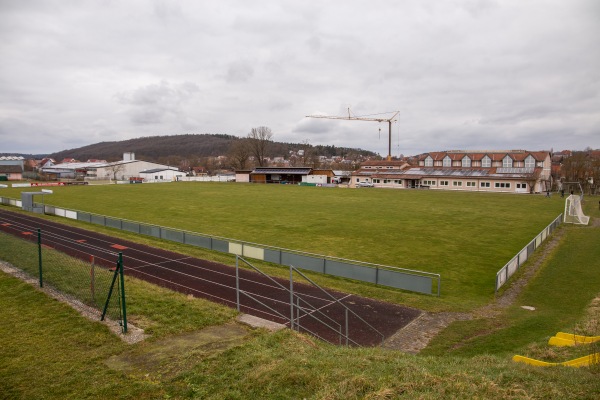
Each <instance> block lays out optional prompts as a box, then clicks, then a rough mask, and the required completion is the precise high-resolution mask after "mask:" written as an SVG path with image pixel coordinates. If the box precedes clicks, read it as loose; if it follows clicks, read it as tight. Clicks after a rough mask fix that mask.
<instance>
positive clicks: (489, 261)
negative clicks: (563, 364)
mask: <svg viewBox="0 0 600 400" xmlns="http://www.w3.org/2000/svg"><path fill="white" fill-rule="evenodd" d="M21 190H26V189H16V188H9V189H4V190H3V191H2V192H1V193H0V195H2V196H5V197H14V198H18V197H19V196H20V195H19V192H20V191H21ZM27 190H30V189H27ZM36 200H37V199H36ZM38 201H39V200H38ZM44 202H45V203H46V204H52V205H56V206H60V207H65V208H69V209H75V210H81V211H87V212H93V213H97V214H103V215H108V216H113V217H119V218H125V219H129V220H134V221H140V222H147V223H152V224H157V225H162V226H167V227H172V228H177V229H184V230H189V231H194V232H199V233H204V234H209V235H213V236H222V237H227V238H232V239H238V240H243V241H249V242H254V243H259V244H264V245H269V246H277V247H283V248H288V249H293V250H301V251H306V252H311V253H317V254H326V255H331V256H335V257H342V258H347V259H352V260H359V261H365V262H371V263H376V264H384V265H390V266H395V267H401V268H408V269H417V270H422V271H428V272H433V273H439V274H441V276H442V297H444V298H445V299H446V300H447V301H450V302H451V303H458V302H465V303H470V304H471V306H473V305H477V304H482V303H484V302H486V301H487V300H489V299H490V298H491V297H492V296H493V294H494V281H495V276H496V272H497V271H498V270H499V269H500V268H501V267H502V266H503V265H504V264H505V263H506V262H507V261H508V260H510V258H512V257H513V256H514V255H515V254H516V253H517V252H518V251H519V250H521V249H522V248H523V247H524V246H525V245H526V244H527V243H528V242H529V241H530V240H531V239H532V238H533V237H534V236H535V235H537V234H538V233H539V232H540V231H541V230H542V229H543V228H544V227H546V226H547V225H548V224H549V223H550V222H551V221H552V220H553V219H554V218H556V217H557V216H558V215H559V214H560V213H561V212H562V210H563V207H564V201H563V199H561V198H560V197H559V196H554V197H552V198H550V199H548V198H545V197H544V196H543V195H514V194H491V193H465V192H451V191H434V190H386V189H372V188H361V189H346V188H323V187H302V186H293V185H256V184H243V183H182V182H179V183H167V184H154V185H151V184H143V185H105V186H73V187H57V188H54V193H53V194H52V195H48V196H45V197H44Z"/></svg>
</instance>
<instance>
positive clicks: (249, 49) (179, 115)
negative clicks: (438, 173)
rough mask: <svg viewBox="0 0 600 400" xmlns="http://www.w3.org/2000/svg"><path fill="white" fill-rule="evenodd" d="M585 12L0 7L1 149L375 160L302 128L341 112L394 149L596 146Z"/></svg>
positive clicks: (351, 141) (373, 142)
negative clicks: (178, 140)
mask: <svg viewBox="0 0 600 400" xmlns="http://www.w3.org/2000/svg"><path fill="white" fill-rule="evenodd" d="M599 10H600V6H599V5H598V1H596V0H570V1H562V2H560V1H556V2H547V1H545V0H530V1H527V2H524V1H519V0H506V1H504V0H503V1H493V0H452V1H436V0H406V1H401V2H398V1H392V0H374V2H371V3H367V2H354V1H351V2H347V1H346V2H342V1H340V0H331V1H327V2H316V3H315V2H312V3H306V2H304V3H303V2H296V1H291V0H282V1H280V2H266V3H261V5H260V6H257V5H256V4H255V3H251V2H247V1H242V0H223V1H220V2H198V1H192V0H180V1H178V2H171V1H167V0H153V1H151V2H148V1H143V0H132V1H127V2H121V1H115V0H112V1H103V2H60V1H56V2H48V1H33V0H32V1H25V2H24V1H21V2H19V1H8V2H7V1H4V2H2V1H0V37H1V39H2V40H0V59H2V63H0V127H2V130H0V134H1V135H3V139H4V138H5V137H8V138H9V139H8V140H5V141H3V145H2V147H3V150H4V151H21V152H45V151H47V152H52V151H58V150H62V149H64V148H73V147H75V146H74V144H75V143H79V141H80V140H82V139H81V138H87V140H89V141H90V142H91V141H95V140H96V139H97V138H98V135H102V134H106V135H109V136H110V138H106V139H110V140H120V139H128V138H131V137H140V136H148V135H153V134H156V132H157V131H160V132H161V134H169V133H173V134H176V133H182V132H190V131H197V132H220V133H229V134H234V135H244V134H245V133H247V132H248V131H249V130H250V129H251V128H252V127H254V126H269V127H270V128H271V129H272V130H273V132H275V133H276V137H277V138H278V139H283V138H285V140H286V141H290V142H300V141H302V140H304V139H307V138H308V139H310V141H311V143H314V144H327V143H331V144H335V145H336V146H338V145H339V146H348V147H361V148H365V149H368V150H372V151H376V152H378V153H380V154H386V153H387V140H385V137H384V136H385V135H384V134H383V133H382V135H381V136H382V139H381V140H380V139H379V134H378V128H379V126H378V124H377V123H372V124H371V123H367V122H339V121H334V120H311V119H304V118H303V116H305V115H307V114H309V113H311V110H321V111H323V113H324V114H328V115H343V114H344V112H345V110H346V108H347V107H348V106H351V107H352V109H353V111H354V112H355V113H356V114H357V115H362V114H374V113H378V112H383V111H390V110H400V111H401V114H400V119H399V121H398V123H397V124H396V125H395V127H394V132H395V133H394V136H393V146H394V149H395V153H396V152H399V153H403V154H414V153H419V152H423V151H432V150H436V149H438V150H439V149H440V148H439V147H441V146H443V148H442V149H451V148H466V147H469V146H477V147H485V148H489V147H498V148H521V147H529V146H532V147H535V148H540V147H541V148H550V147H554V148H560V147H562V146H563V145H566V146H567V147H572V148H584V147H585V146H591V147H600V143H599V141H600V139H599V138H600V135H599V127H600V111H599V109H598V106H597V105H598V104H600V52H598V51H597V38H598V37H599V35H600V20H599V19H598V18H597V16H598V15H599V14H598V11H599ZM200 87H201V89H200ZM90 121H102V122H101V123H99V124H93V123H90ZM381 128H382V131H383V132H385V131H386V127H385V126H382V127H381ZM557 132H558V133H557ZM560 132H563V134H562V135H561V134H559V133H560ZM22 137H27V138H28V140H27V141H22V140H20V139H19V138H22ZM565 137H570V139H569V140H566V139H564V138H565ZM65 141H66V142H65ZM6 146H10V147H6ZM398 146H399V148H398ZM33 147H37V149H34V148H33Z"/></svg>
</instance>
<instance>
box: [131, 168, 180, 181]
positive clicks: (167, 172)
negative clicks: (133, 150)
mask: <svg viewBox="0 0 600 400" xmlns="http://www.w3.org/2000/svg"><path fill="white" fill-rule="evenodd" d="M139 176H140V177H141V178H144V181H145V182H170V181H176V180H178V179H179V178H182V177H184V176H185V173H184V172H180V171H178V170H175V169H170V168H154V169H148V170H145V171H140V172H139Z"/></svg>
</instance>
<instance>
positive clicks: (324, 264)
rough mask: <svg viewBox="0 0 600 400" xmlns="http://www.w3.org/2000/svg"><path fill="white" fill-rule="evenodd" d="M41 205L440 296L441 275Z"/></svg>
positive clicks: (92, 220)
mask: <svg viewBox="0 0 600 400" xmlns="http://www.w3.org/2000/svg"><path fill="white" fill-rule="evenodd" d="M0 203H2V204H5V205H12V206H16V207H21V201H19V200H14V199H9V198H3V197H0ZM40 206H43V210H44V214H48V215H56V216H60V217H65V218H70V219H75V220H78V221H83V222H88V223H92V224H97V225H101V226H106V227H110V228H115V229H119V230H123V231H127V232H132V233H136V234H141V235H147V236H152V237H156V238H160V239H165V240H170V241H174V242H178V243H183V244H188V245H191V246H197V247H202V248H205V249H208V250H214V251H219V252H223V253H229V254H234V255H239V256H243V257H248V258H253V259H256V260H261V261H267V262H271V263H275V264H280V265H284V266H291V265H293V266H295V267H296V268H298V269H303V270H308V271H312V272H317V273H321V274H328V275H333V276H337V277H342V278H348V279H353V280H357V281H362V282H369V283H373V284H377V285H382V286H388V287H393V288H396V289H402V290H407V291H412V292H418V293H424V294H433V295H437V296H439V295H440V289H441V276H440V274H435V273H430V272H424V271H418V270H411V269H405V268H398V267H392V266H387V265H380V264H373V263H368V262H362V261H357V260H348V259H343V258H337V257H331V256H326V255H320V254H313V253H307V252H301V251H296V250H290V249H285V248H279V247H272V246H267V245H262V244H257V243H251V242H244V241H240V240H235V239H229V238H224V237H219V236H210V235H205V234H202V233H196V232H189V231H184V230H179V229H174V228H167V227H163V226H158V225H150V224H144V223H140V222H136V221H130V220H126V219H121V218H113V217H108V216H104V215H98V214H93V213H89V212H84V211H75V210H68V209H64V208H60V207H55V206H51V205H40Z"/></svg>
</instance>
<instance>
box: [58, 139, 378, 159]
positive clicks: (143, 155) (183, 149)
mask: <svg viewBox="0 0 600 400" xmlns="http://www.w3.org/2000/svg"><path fill="white" fill-rule="evenodd" d="M241 139H242V138H239V137H236V136H232V135H221V134H187V135H172V136H150V137H141V138H136V139H128V140H122V141H116V142H101V143H96V144H91V145H88V146H83V147H79V148H76V149H69V150H63V151H59V152H57V153H54V154H50V155H49V156H50V157H52V158H54V159H55V160H57V161H60V160H63V159H65V158H74V159H77V160H79V161H87V160H89V159H101V160H107V161H117V160H120V159H122V157H123V153H125V152H133V153H135V157H136V158H137V159H140V160H145V161H153V162H162V163H164V162H170V163H171V164H173V165H174V164H175V163H176V162H177V161H178V160H182V159H186V160H190V161H193V160H197V159H202V158H206V157H217V156H226V155H227V154H228V152H229V150H230V148H231V145H232V143H233V142H234V141H236V140H241ZM308 148H310V149H311V152H312V153H313V154H315V155H318V156H320V155H322V156H327V157H334V156H343V157H351V156H375V155H376V154H375V153H373V152H371V151H366V150H361V149H352V148H345V147H336V146H321V145H319V146H311V145H309V144H305V143H283V142H271V143H270V144H269V146H268V152H267V153H268V154H267V155H268V156H269V157H287V155H289V153H290V151H298V150H303V149H304V150H307V149H308Z"/></svg>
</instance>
